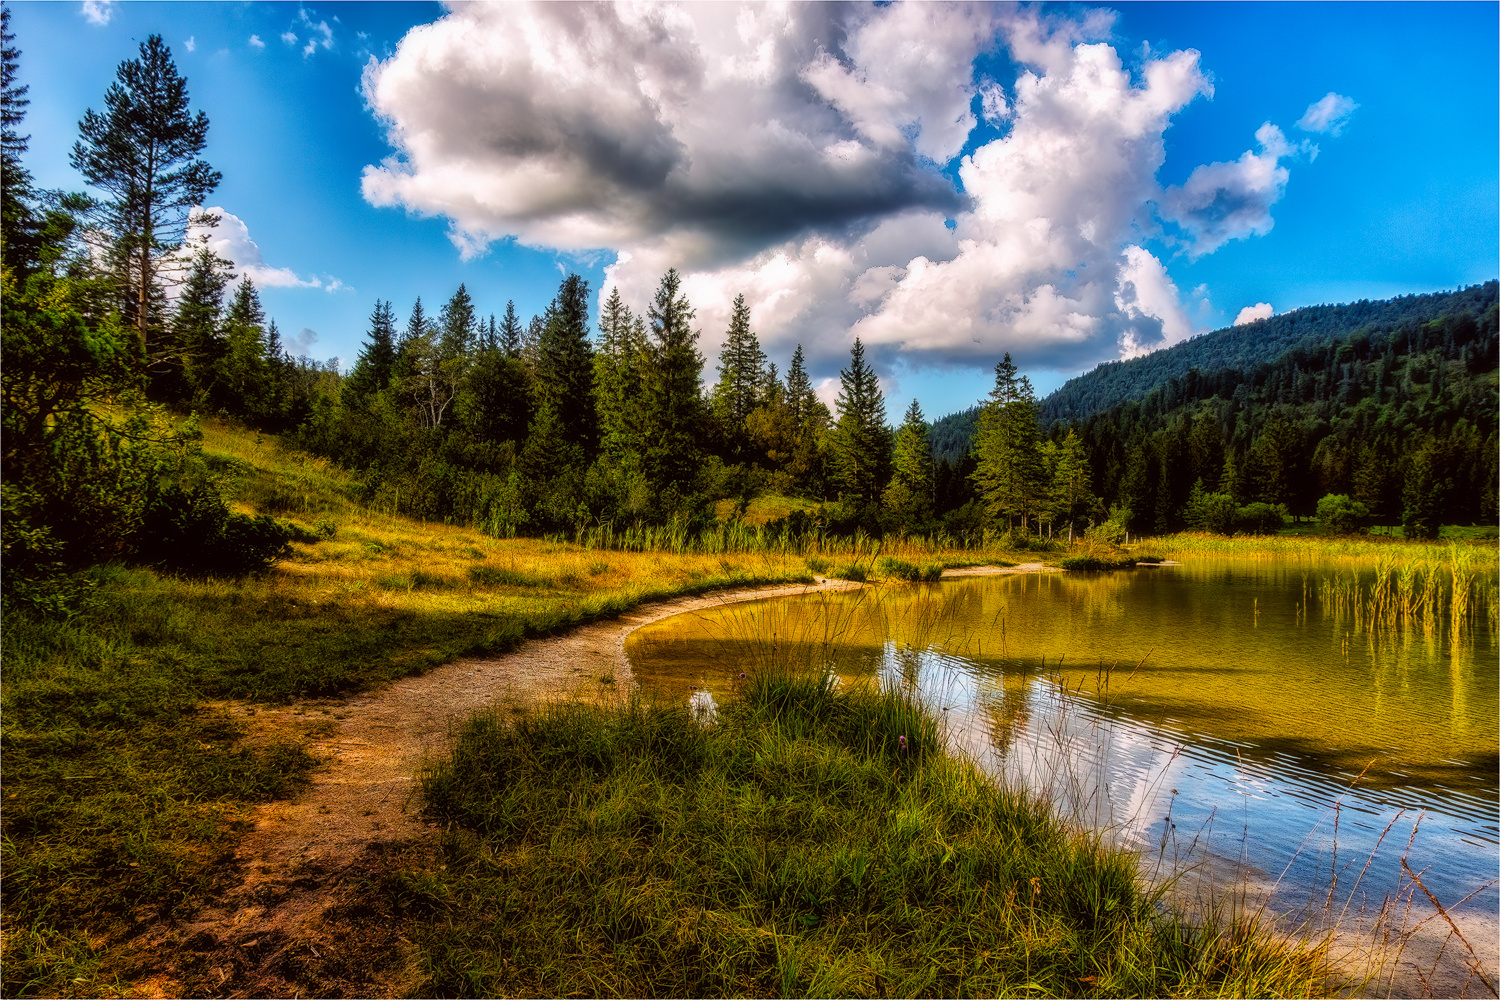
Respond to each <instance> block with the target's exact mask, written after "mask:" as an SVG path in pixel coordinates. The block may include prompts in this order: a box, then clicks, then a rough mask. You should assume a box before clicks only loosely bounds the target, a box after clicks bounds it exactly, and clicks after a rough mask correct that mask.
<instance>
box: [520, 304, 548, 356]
mask: <svg viewBox="0 0 1500 1000" xmlns="http://www.w3.org/2000/svg"><path fill="white" fill-rule="evenodd" d="M549 311H550V307H549ZM547 320H548V316H547V315H542V316H533V317H531V322H530V323H528V324H527V325H526V332H525V333H524V334H522V335H521V360H522V361H524V362H526V366H527V367H528V368H531V369H532V370H533V371H535V370H536V363H537V358H538V357H539V356H540V351H541V347H542V331H543V330H545V329H546V328H547Z"/></svg>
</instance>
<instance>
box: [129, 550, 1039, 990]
mask: <svg viewBox="0 0 1500 1000" xmlns="http://www.w3.org/2000/svg"><path fill="white" fill-rule="evenodd" d="M1037 568H1040V566H1039V565H1038V567H1037ZM1017 571H1023V570H1021V569H1020V568H1019V567H1018V568H1017V569H1015V570H1011V572H1017ZM858 586H859V584H856V583H848V582H846V581H843V580H823V579H819V580H818V581H817V582H816V583H814V584H810V585H806V584H796V585H791V586H779V587H756V588H747V589H741V590H731V591H721V592H718V593H713V594H707V595H702V596H696V597H683V598H678V599H675V600H670V601H660V602H654V603H652V604H649V605H645V606H642V607H639V608H637V609H635V610H634V611H631V612H628V613H626V614H623V615H621V616H619V617H617V618H613V619H610V620H607V621H600V622H594V623H592V624H589V625H585V626H582V627H580V628H577V629H575V630H573V631H571V632H568V633H566V634H564V635H559V636H554V637H551V638H547V639H539V640H535V641H532V642H528V643H526V644H525V645H523V646H522V647H521V648H519V649H517V650H515V651H513V652H511V653H508V654H506V655H504V656H500V657H495V658H491V659H470V660H459V661H456V662H453V663H450V664H447V665H445V666H442V667H438V668H437V669H434V670H432V671H429V672H428V673H426V674H423V675H422V676H420V677H409V678H406V679H404V680H401V681H397V682H395V683H393V684H390V685H388V686H387V687H384V688H381V689H379V690H377V691H371V692H366V693H364V694H358V695H353V696H350V697H348V698H345V699H336V700H327V701H310V702H301V703H298V704H296V705H292V706H288V707H286V708H263V707H245V706H239V707H237V708H235V709H234V711H236V713H244V714H245V716H246V722H248V723H249V724H250V727H251V729H252V731H253V732H254V734H255V738H259V739H270V738H274V737H278V736H282V737H287V736H289V737H293V738H297V739H305V740H309V744H308V750H309V752H311V753H312V754H313V756H314V757H316V758H317V759H318V760H319V762H320V766H319V767H318V769H317V771H316V772H315V773H314V774H313V777H312V782H311V784H310V785H309V787H308V788H306V789H305V790H304V791H303V792H302V794H301V795H299V796H298V797H297V798H296V799H294V800H292V801H287V802H275V803H271V804H269V805H267V806H265V807H263V808H261V809H260V810H259V811H258V813H257V815H256V816H255V817H254V827H253V829H252V830H251V831H250V832H249V834H248V835H247V836H246V837H245V839H244V840H243V841H242V842H241V844H240V846H239V849H238V851H237V854H236V858H235V861H236V864H235V866H234V870H233V872H232V873H226V882H227V883H228V884H226V885H225V886H224V889H223V892H222V894H221V896H220V898H219V899H218V900H216V901H215V902H214V903H213V904H211V905H210V906H207V907H205V908H204V909H203V910H202V911H201V912H200V913H199V914H198V916H197V919H196V920H195V921H193V922H192V923H190V924H187V925H185V926H179V927H175V928H170V929H167V928H163V929H162V930H161V931H160V932H159V933H156V934H150V935H146V936H145V939H144V940H142V941H141V942H140V944H139V948H140V950H141V952H142V954H143V960H144V956H146V955H155V956H158V961H157V962H156V963H153V964H160V959H159V956H160V955H161V954H168V955H171V956H173V957H172V958H170V959H168V961H167V963H166V964H167V967H166V968H165V969H162V970H160V971H159V972H158V973H157V974H156V975H154V976H153V977H152V978H150V979H148V980H146V981H144V982H141V983H139V984H138V986H137V988H138V990H140V991H141V992H143V993H144V994H147V995H194V994H198V995H229V996H292V995H298V994H300V995H308V994H309V993H311V994H314V995H319V994H321V995H324V996H336V995H340V994H345V995H365V994H371V993H398V992H402V991H403V987H406V986H410V985H411V984H412V982H413V981H414V980H415V978H416V975H415V972H414V970H412V969H409V968H407V967H406V966H405V965H404V964H403V962H402V960H401V957H400V956H401V953H402V952H409V951H410V950H411V949H410V947H409V942H406V941H405V939H404V938H402V937H401V936H400V928H399V926H397V925H393V924H392V923H391V922H390V921H388V920H387V921H381V920H380V919H379V916H380V915H378V914H372V913H369V912H368V911H361V910H360V906H361V905H362V904H360V902H359V898H360V895H361V893H360V891H359V883H360V882H361V881H366V880H368V879H369V878H378V877H381V873H382V872H384V871H387V870H389V869H391V868H392V867H393V866H392V865H391V864H390V863H389V858H390V856H391V855H392V854H396V855H421V854H431V852H432V851H433V850H434V849H435V841H436V836H435V831H434V830H432V829H430V828H429V827H428V825H427V824H425V823H424V822H423V820H422V818H421V815H420V810H421V805H420V802H419V801H418V799H417V791H418V784H417V778H418V775H419V772H420V769H421V767H422V763H423V761H424V759H425V758H426V757H427V756H428V755H430V754H435V753H438V752H441V751H442V750H443V749H444V748H445V747H446V745H447V741H448V739H449V737H450V734H451V733H452V731H453V729H454V727H455V726H456V725H457V724H459V723H461V722H462V721H463V720H464V719H466V718H468V717H469V716H470V715H472V714H473V713H475V712H477V711H480V710H483V709H486V708H501V709H504V708H505V707H506V706H507V705H515V704H519V703H520V702H522V701H526V700H533V699H536V698H554V697H560V696H569V695H572V694H574V693H577V692H580V691H588V692H593V691H597V690H600V688H601V685H602V686H604V687H609V686H613V687H614V688H615V689H617V690H624V689H626V687H627V686H628V685H630V684H631V683H633V681H632V677H631V671H630V662H629V661H628V660H627V659H626V657H625V651H624V643H625V637H626V636H627V635H629V634H630V633H631V632H633V631H634V630H635V629H637V628H640V627H641V626H642V625H646V624H649V623H651V622H654V621H658V620H660V619H662V618H666V617H668V616H671V615H676V614H681V613H684V612H689V611H697V610H700V609H703V608H711V607H717V606H720V605H723V604H729V603H735V602H739V601H750V600H761V599H764V598H768V597H782V596H791V595H798V594H805V593H813V592H816V591H821V590H842V589H852V588H857V587H858ZM371 918H375V919H373V920H372V919H371ZM372 924H373V925H375V926H371V925H372ZM373 955H379V956H381V957H382V959H383V962H375V963H373V964H372V963H371V962H370V961H369V959H370V957H371V956H373ZM351 956H354V957H353V958H352V959H351ZM361 956H363V959H364V960H363V961H362V960H361Z"/></svg>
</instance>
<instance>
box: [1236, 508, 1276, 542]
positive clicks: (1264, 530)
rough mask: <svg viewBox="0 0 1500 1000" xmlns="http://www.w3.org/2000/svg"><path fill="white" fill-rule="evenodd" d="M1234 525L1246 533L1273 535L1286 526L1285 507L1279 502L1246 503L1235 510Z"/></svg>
mask: <svg viewBox="0 0 1500 1000" xmlns="http://www.w3.org/2000/svg"><path fill="white" fill-rule="evenodd" d="M1234 526H1235V529H1236V530H1237V531H1239V532H1240V533H1242V534H1246V535H1274V534H1276V532H1278V531H1280V530H1281V529H1282V528H1284V527H1286V507H1284V506H1283V505H1281V504H1279V503H1278V504H1269V503H1251V504H1246V505H1245V506H1243V507H1241V508H1240V509H1239V510H1237V511H1235V515H1234Z"/></svg>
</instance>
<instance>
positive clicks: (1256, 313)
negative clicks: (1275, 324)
mask: <svg viewBox="0 0 1500 1000" xmlns="http://www.w3.org/2000/svg"><path fill="white" fill-rule="evenodd" d="M1275 315H1276V310H1275V309H1272V308H1271V303H1269V302H1257V303H1255V305H1253V306H1246V307H1245V308H1243V309H1241V310H1240V314H1239V315H1238V316H1236V317H1235V318H1234V325H1235V326H1244V325H1245V324H1246V323H1255V322H1257V321H1259V320H1263V319H1270V318H1271V317H1272V316H1275Z"/></svg>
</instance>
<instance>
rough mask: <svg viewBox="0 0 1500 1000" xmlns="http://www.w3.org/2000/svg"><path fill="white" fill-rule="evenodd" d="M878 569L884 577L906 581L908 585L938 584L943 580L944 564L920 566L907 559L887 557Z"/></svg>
mask: <svg viewBox="0 0 1500 1000" xmlns="http://www.w3.org/2000/svg"><path fill="white" fill-rule="evenodd" d="M878 568H879V570H880V572H881V574H882V575H884V576H888V577H895V578H896V579H898V580H905V581H906V582H907V583H936V582H937V581H938V580H941V579H942V578H943V564H942V563H936V562H933V563H927V564H925V565H922V566H918V565H916V564H915V563H909V562H907V561H906V560H905V559H897V558H896V557H895V556H886V557H885V558H883V559H881V560H880V564H879V567H878Z"/></svg>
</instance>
